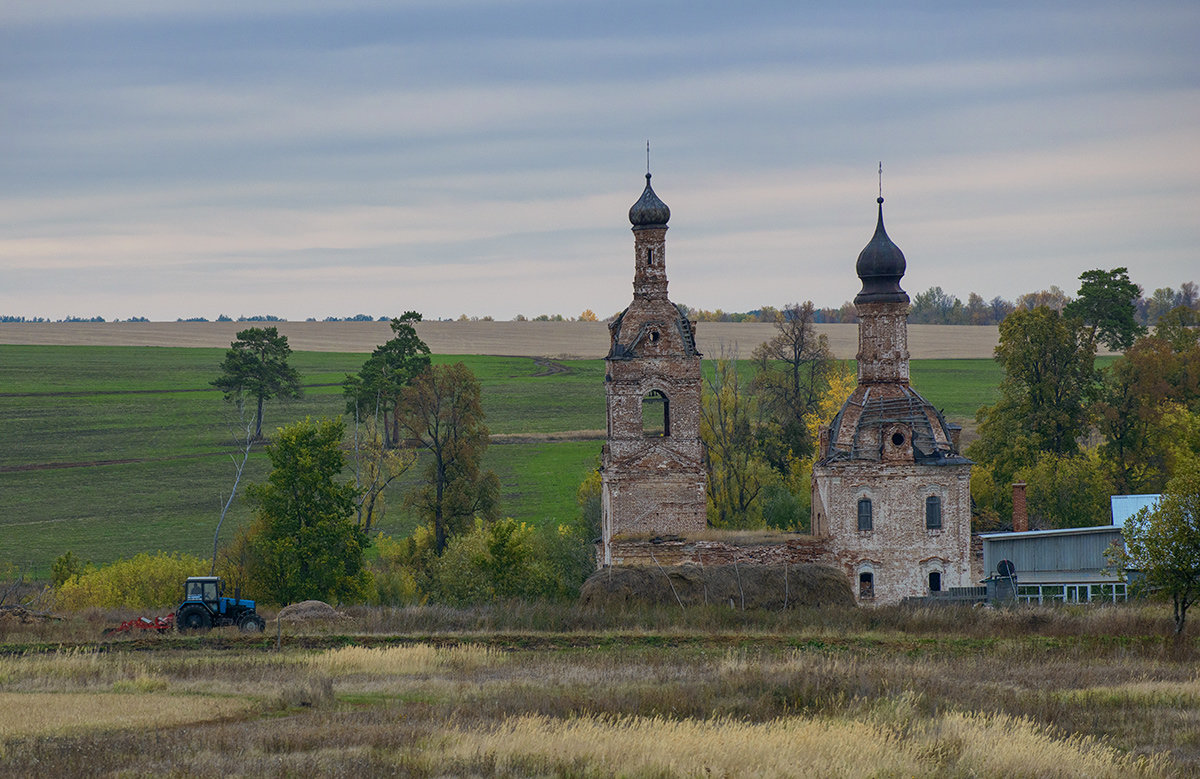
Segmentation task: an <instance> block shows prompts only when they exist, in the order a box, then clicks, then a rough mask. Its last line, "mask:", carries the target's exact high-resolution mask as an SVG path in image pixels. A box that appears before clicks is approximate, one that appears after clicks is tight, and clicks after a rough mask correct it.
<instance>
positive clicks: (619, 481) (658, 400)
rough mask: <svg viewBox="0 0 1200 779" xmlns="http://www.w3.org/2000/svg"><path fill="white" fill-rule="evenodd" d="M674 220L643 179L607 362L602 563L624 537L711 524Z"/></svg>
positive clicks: (695, 368)
mask: <svg viewBox="0 0 1200 779" xmlns="http://www.w3.org/2000/svg"><path fill="white" fill-rule="evenodd" d="M670 218H671V209H669V208H667V205H666V203H664V202H663V201H662V200H660V199H659V198H658V195H656V194H655V193H654V189H653V188H652V187H651V186H650V174H649V173H647V174H646V188H645V190H643V191H642V196H641V197H640V198H639V199H638V201H637V202H636V203H634V204H633V207H632V208H630V209H629V221H630V223H631V224H632V225H633V237H634V238H633V254H634V273H633V302H632V303H630V304H629V307H628V308H626V309H625V310H624V311H622V312H621V313H620V315H619V316H617V318H616V319H615V320H614V321H613V322H612V324H610V325H609V337H610V340H611V346H610V348H609V352H608V356H607V357H606V358H605V377H604V383H605V397H606V399H607V406H608V412H607V415H608V431H607V441H606V443H605V445H604V451H603V454H602V464H601V484H602V487H601V501H602V502H601V505H602V528H603V542H604V549H603V560H602V562H603V564H604V565H612V564H613V563H614V554H613V541H614V539H616V540H618V541H619V539H620V537H621V536H622V535H633V536H638V535H658V534H663V533H685V532H689V531H698V530H703V529H704V528H705V526H706V523H707V520H706V510H707V503H706V498H705V475H704V461H703V450H702V447H701V443H700V352H699V351H697V349H696V338H695V330H694V328H695V324H694V323H693V322H691V321H689V320H688V319H687V317H685V316H683V315H682V314H681V313H680V312H679V309H678V308H677V307H676V306H675V304H673V303H672V302H671V301H670V300H669V299H668V298H667V268H666V259H667V257H666V235H667V221H668V220H669V219H670ZM618 557H619V554H618ZM616 562H619V559H618V560H616Z"/></svg>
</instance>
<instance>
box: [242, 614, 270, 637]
mask: <svg viewBox="0 0 1200 779" xmlns="http://www.w3.org/2000/svg"><path fill="white" fill-rule="evenodd" d="M266 627H267V623H266V622H265V621H263V618H262V617H260V616H258V615H257V614H246V615H244V616H243V617H242V618H241V619H240V620H239V621H238V630H240V631H242V632H243V633H261V632H263V631H264V630H265V629H266Z"/></svg>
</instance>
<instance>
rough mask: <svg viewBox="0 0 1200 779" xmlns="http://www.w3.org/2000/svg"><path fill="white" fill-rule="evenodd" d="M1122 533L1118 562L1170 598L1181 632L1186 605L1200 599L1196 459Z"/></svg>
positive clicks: (1199, 485)
mask: <svg viewBox="0 0 1200 779" xmlns="http://www.w3.org/2000/svg"><path fill="white" fill-rule="evenodd" d="M1122 535H1123V536H1124V539H1125V550H1124V552H1123V553H1121V552H1117V553H1116V557H1117V562H1118V563H1119V564H1120V565H1121V567H1123V568H1124V569H1126V570H1132V571H1137V572H1140V574H1141V575H1142V576H1143V577H1145V578H1144V583H1145V585H1146V586H1147V587H1148V588H1150V589H1151V590H1155V591H1158V592H1160V593H1162V594H1164V595H1166V596H1167V597H1169V598H1171V602H1172V603H1173V605H1174V608H1175V635H1176V636H1182V635H1183V628H1184V622H1185V621H1186V619H1187V612H1188V609H1189V608H1190V607H1191V606H1192V604H1194V603H1195V602H1196V600H1197V599H1200V461H1197V460H1191V461H1189V462H1187V463H1186V464H1184V465H1183V467H1181V468H1180V470H1179V472H1178V473H1176V474H1175V476H1173V477H1172V478H1171V480H1170V482H1168V483H1167V489H1166V491H1165V492H1164V493H1163V495H1162V498H1161V499H1160V500H1159V502H1158V505H1157V506H1156V507H1155V508H1154V509H1152V510H1151V509H1142V510H1141V511H1139V512H1138V513H1137V514H1134V515H1133V516H1132V517H1130V518H1129V519H1127V520H1126V521H1125V529H1124V531H1123V532H1122Z"/></svg>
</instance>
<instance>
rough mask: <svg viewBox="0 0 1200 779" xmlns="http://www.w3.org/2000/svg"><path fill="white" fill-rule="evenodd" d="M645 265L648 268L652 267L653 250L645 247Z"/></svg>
mask: <svg viewBox="0 0 1200 779" xmlns="http://www.w3.org/2000/svg"><path fill="white" fill-rule="evenodd" d="M646 264H647V265H650V266H653V265H654V250H653V249H651V248H650V247H646Z"/></svg>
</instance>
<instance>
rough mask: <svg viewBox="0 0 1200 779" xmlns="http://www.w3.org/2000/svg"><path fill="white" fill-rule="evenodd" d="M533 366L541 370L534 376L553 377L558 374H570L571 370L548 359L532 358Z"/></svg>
mask: <svg viewBox="0 0 1200 779" xmlns="http://www.w3.org/2000/svg"><path fill="white" fill-rule="evenodd" d="M533 364H534V365H536V366H538V367H539V368H541V369H542V370H541V371H539V372H538V373H535V374H533V375H534V376H554V375H555V374H558V373H570V372H571V369H570V368H568V367H567V366H565V365H563V364H562V363H561V362H555V361H554V360H551V359H550V358H549V357H534V358H533Z"/></svg>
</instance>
